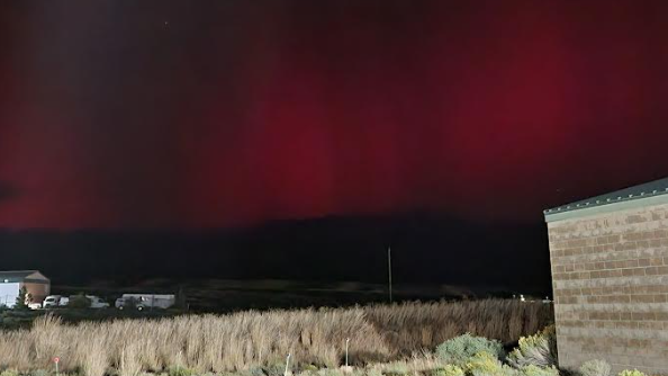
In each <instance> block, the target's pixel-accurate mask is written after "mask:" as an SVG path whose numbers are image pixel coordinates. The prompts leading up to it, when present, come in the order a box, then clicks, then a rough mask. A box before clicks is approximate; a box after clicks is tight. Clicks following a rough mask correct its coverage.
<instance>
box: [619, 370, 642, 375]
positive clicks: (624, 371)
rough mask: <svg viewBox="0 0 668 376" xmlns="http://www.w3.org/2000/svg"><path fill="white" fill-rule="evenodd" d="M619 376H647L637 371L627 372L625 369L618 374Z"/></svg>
mask: <svg viewBox="0 0 668 376" xmlns="http://www.w3.org/2000/svg"><path fill="white" fill-rule="evenodd" d="M619 376H647V375H645V374H644V373H643V372H640V371H638V370H637V369H634V370H629V369H625V370H623V371H622V372H620V373H619Z"/></svg>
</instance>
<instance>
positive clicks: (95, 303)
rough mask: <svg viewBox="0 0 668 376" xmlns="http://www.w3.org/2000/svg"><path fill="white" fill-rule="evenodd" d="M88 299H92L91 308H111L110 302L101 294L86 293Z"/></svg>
mask: <svg viewBox="0 0 668 376" xmlns="http://www.w3.org/2000/svg"><path fill="white" fill-rule="evenodd" d="M86 297H87V298H88V300H90V308H93V309H105V308H109V303H107V302H105V301H104V300H102V298H100V297H99V296H95V295H86Z"/></svg>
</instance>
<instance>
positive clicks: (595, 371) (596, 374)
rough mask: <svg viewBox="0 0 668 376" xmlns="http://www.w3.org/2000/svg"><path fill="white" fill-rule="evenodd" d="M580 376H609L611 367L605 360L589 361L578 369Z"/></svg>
mask: <svg viewBox="0 0 668 376" xmlns="http://www.w3.org/2000/svg"><path fill="white" fill-rule="evenodd" d="M579 371H580V375H581V376H610V374H611V373H612V367H610V364H608V362H606V361H605V360H598V359H595V360H590V361H588V362H584V363H583V364H582V366H581V367H580V370H579Z"/></svg>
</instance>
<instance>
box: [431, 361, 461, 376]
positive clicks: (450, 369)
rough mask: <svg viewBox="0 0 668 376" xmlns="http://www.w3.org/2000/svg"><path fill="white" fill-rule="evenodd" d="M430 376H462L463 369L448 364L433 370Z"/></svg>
mask: <svg viewBox="0 0 668 376" xmlns="http://www.w3.org/2000/svg"><path fill="white" fill-rule="evenodd" d="M432 376H464V370H463V369H461V367H457V366H455V365H452V364H448V365H447V366H445V367H444V368H441V369H437V370H435V371H434V372H433V373H432Z"/></svg>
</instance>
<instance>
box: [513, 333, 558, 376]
mask: <svg viewBox="0 0 668 376" xmlns="http://www.w3.org/2000/svg"><path fill="white" fill-rule="evenodd" d="M507 360H508V363H510V365H512V366H513V367H515V368H522V367H526V366H530V365H534V366H539V367H550V366H553V365H556V364H557V340H556V332H555V328H554V325H550V326H548V327H546V328H545V329H544V330H543V331H541V332H539V333H536V334H534V335H532V336H528V337H522V338H520V340H519V346H518V347H517V348H516V349H514V350H513V351H511V352H510V354H508V359H507Z"/></svg>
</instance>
